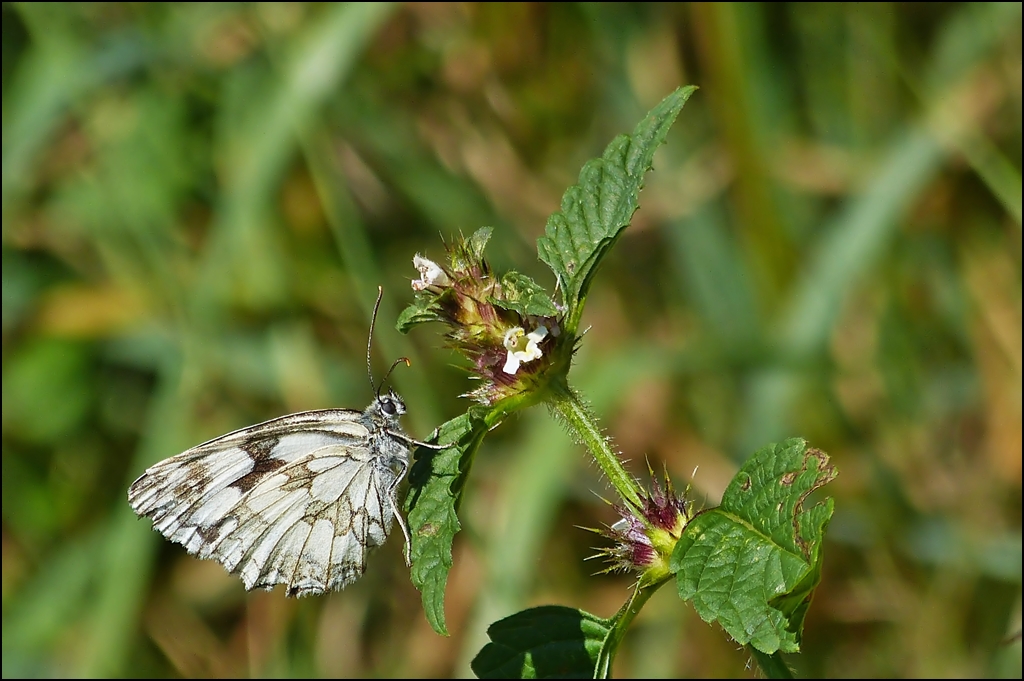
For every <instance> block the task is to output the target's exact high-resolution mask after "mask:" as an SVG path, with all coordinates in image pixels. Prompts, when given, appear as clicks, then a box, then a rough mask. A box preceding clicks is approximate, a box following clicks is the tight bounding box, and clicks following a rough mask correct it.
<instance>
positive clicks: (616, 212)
mask: <svg viewBox="0 0 1024 681" xmlns="http://www.w3.org/2000/svg"><path fill="white" fill-rule="evenodd" d="M696 89H697V88H696V86H693V85H690V86H687V87H682V88H679V89H678V90H676V91H675V92H673V93H672V94H670V95H669V96H668V97H666V98H665V99H663V100H662V101H661V103H659V104H658V105H657V106H656V107H654V109H652V110H651V112H650V113H648V114H647V116H646V117H645V118H644V120H642V121H641V122H640V124H639V125H637V127H636V129H635V130H634V131H633V134H632V135H619V136H618V137H616V138H615V139H614V140H612V142H611V144H609V145H608V147H607V148H606V149H605V151H604V154H603V155H602V156H601V158H596V159H593V160H591V161H588V162H587V163H586V165H584V166H583V169H582V170H581V171H580V177H579V183H578V184H575V185H573V186H571V187H569V188H568V189H567V190H566V191H565V194H564V195H563V196H562V209H561V211H559V212H557V213H555V214H554V215H552V216H551V217H550V218H548V223H547V227H546V228H545V231H544V236H542V237H540V238H539V239H537V252H538V254H539V256H540V259H541V260H542V261H543V262H544V263H545V264H547V266H548V267H550V268H551V271H552V272H554V273H555V277H556V278H557V280H558V283H559V286H560V287H561V289H562V299H563V301H564V303H565V305H566V307H567V314H566V322H565V329H566V330H567V331H568V332H569V333H571V334H575V332H576V329H577V327H578V326H579V320H580V316H581V314H582V311H583V301H584V300H585V299H586V296H587V290H588V289H589V288H590V281H591V278H592V277H593V275H594V272H595V271H596V270H597V267H598V265H599V264H600V262H601V258H603V257H604V255H605V253H607V251H608V249H609V248H610V247H611V245H612V244H613V243H615V240H616V239H617V238H618V237H619V235H620V234H621V233H622V230H623V229H625V228H626V227H627V226H628V225H629V222H630V220H631V219H632V218H633V213H635V212H636V209H637V207H638V206H639V201H640V190H641V189H642V188H643V182H644V175H645V174H646V173H647V171H648V170H650V169H651V166H652V165H653V161H654V152H655V151H656V150H657V148H658V146H659V145H661V143H662V142H664V141H665V137H666V136H667V135H668V131H669V128H671V127H672V123H674V122H675V120H676V116H678V115H679V111H680V110H681V109H682V108H683V105H684V104H685V103H686V100H687V99H689V98H690V95H691V94H693V91H694V90H696Z"/></svg>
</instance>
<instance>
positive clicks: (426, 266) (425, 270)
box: [412, 253, 452, 291]
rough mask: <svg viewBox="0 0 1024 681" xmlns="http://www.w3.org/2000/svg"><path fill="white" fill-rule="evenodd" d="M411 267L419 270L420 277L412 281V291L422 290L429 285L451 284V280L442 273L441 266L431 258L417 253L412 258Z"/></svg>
mask: <svg viewBox="0 0 1024 681" xmlns="http://www.w3.org/2000/svg"><path fill="white" fill-rule="evenodd" d="M412 264H413V267H415V268H416V269H418V270H419V271H420V278H419V279H417V280H416V281H414V282H412V290H413V291H423V290H426V289H428V288H430V287H431V286H439V287H442V288H443V287H445V286H449V285H451V283H452V282H451V280H450V279H449V278H448V275H447V274H445V273H444V270H442V269H441V266H440V265H438V264H437V263H436V262H434V261H433V260H427V259H426V258H424V257H423V256H422V255H420V254H419V253H417V254H416V255H415V256H414V257H413V259H412Z"/></svg>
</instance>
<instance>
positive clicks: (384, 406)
mask: <svg viewBox="0 0 1024 681" xmlns="http://www.w3.org/2000/svg"><path fill="white" fill-rule="evenodd" d="M372 408H373V409H374V411H376V412H377V413H379V414H380V415H381V416H383V417H384V418H386V419H388V420H389V421H397V420H398V417H400V416H401V415H402V414H404V413H405V402H403V401H402V398H401V397H399V396H398V394H397V393H396V392H395V391H394V390H389V391H388V392H387V393H386V394H384V395H378V396H377V398H376V400H375V401H374V404H373V407H372Z"/></svg>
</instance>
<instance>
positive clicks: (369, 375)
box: [366, 286, 391, 397]
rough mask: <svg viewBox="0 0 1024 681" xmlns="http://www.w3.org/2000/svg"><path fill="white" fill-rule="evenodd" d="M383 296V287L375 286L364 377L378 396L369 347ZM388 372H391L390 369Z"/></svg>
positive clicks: (378, 390)
mask: <svg viewBox="0 0 1024 681" xmlns="http://www.w3.org/2000/svg"><path fill="white" fill-rule="evenodd" d="M383 297H384V287H383V286H378V287H377V302H376V303H374V304H373V314H372V315H370V334H369V336H367V338H366V377H367V378H369V379H370V390H373V391H374V394H375V395H376V396H377V397H380V389H379V388H378V387H377V386H375V385H374V383H373V368H372V367H371V366H370V349H371V348H372V347H373V327H374V325H375V324H376V323H377V310H379V309H380V300H381V298H383ZM388 373H391V372H390V371H389V372H388Z"/></svg>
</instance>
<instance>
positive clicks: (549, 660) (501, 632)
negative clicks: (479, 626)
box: [471, 605, 611, 679]
mask: <svg viewBox="0 0 1024 681" xmlns="http://www.w3.org/2000/svg"><path fill="white" fill-rule="evenodd" d="M610 626H611V625H610V623H609V622H608V620H604V619H601V618H600V617H597V616H595V615H591V614H590V613H587V612H584V611H582V610H576V609H574V608H567V607H565V606H561V605H545V606H541V607H539V608H530V609H529V610H523V611H522V612H517V613H516V614H514V615H510V616H509V617H506V618H504V619H501V620H498V621H497V622H495V623H494V624H492V625H491V626H489V627H488V628H487V635H488V636H489V637H490V639H491V642H490V643H488V644H487V645H485V646H484V647H483V649H482V650H481V651H480V652H479V653H477V656H476V657H475V658H473V662H472V663H471V666H472V668H473V673H474V674H476V675H477V677H479V678H481V679H589V678H593V676H594V669H595V666H596V665H597V661H598V657H599V655H600V653H601V647H602V646H603V645H604V641H605V639H606V638H607V637H608V633H609V631H610Z"/></svg>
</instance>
